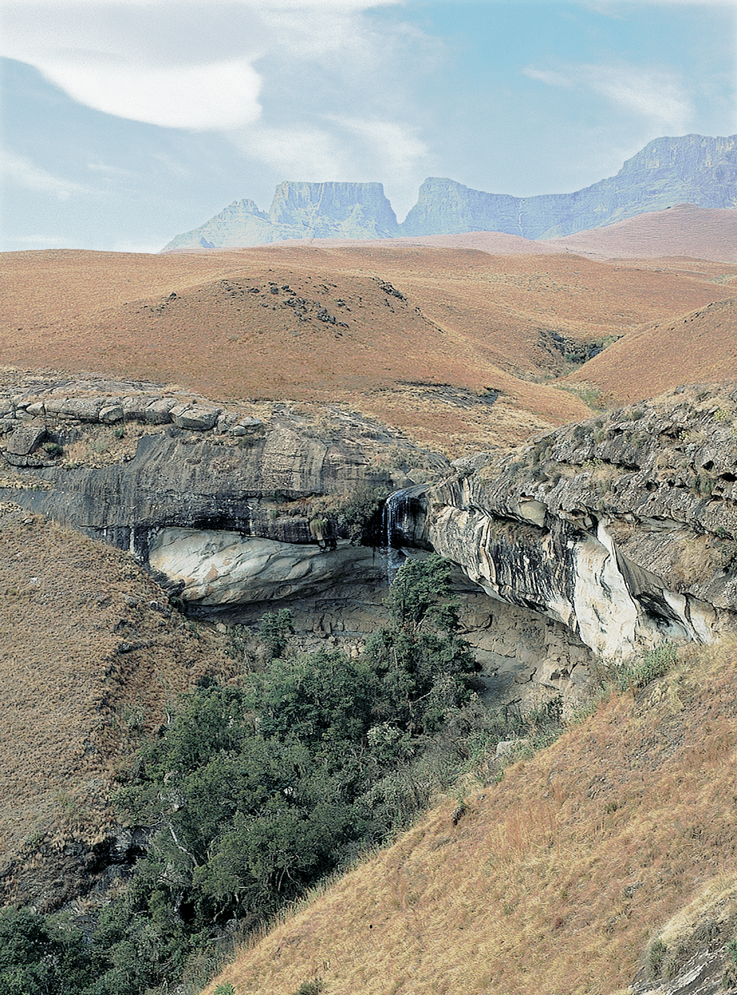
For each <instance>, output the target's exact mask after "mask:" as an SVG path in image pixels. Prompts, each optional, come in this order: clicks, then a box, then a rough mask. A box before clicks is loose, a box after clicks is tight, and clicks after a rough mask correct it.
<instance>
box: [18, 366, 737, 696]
mask: <svg viewBox="0 0 737 995" xmlns="http://www.w3.org/2000/svg"><path fill="white" fill-rule="evenodd" d="M99 386H101V385H98V387H99ZM102 386H104V387H105V388H106V389H105V390H97V391H94V390H93V389H91V385H89V384H87V385H86V389H85V390H84V391H78V392H77V393H75V392H73V391H70V390H69V389H68V387H69V385H57V386H56V387H55V388H53V389H49V390H47V391H46V393H45V394H43V393H42V394H41V395H40V396H39V392H38V391H36V392H35V394H34V395H33V396H31V397H18V396H15V397H14V398H13V403H12V406H11V410H10V411H9V412H8V413H6V416H5V420H4V422H3V424H4V425H5V427H6V435H5V440H6V441H5V444H4V446H2V447H0V470H1V469H2V465H4V466H5V470H4V471H3V473H0V497H12V498H13V499H14V500H15V501H17V502H18V503H20V504H22V505H23V506H24V507H26V508H29V509H31V510H34V511H40V512H43V513H44V514H46V515H48V516H50V517H52V518H54V519H56V520H57V521H60V522H62V523H65V524H70V525H73V526H74V527H75V528H77V529H80V530H82V531H84V532H86V533H87V534H89V535H92V536H95V537H97V538H99V539H101V540H103V541H105V542H107V543H110V544H113V545H115V546H117V547H120V548H124V549H128V550H130V551H131V552H132V553H133V555H134V556H135V557H136V559H137V560H138V561H139V562H141V563H143V564H145V565H147V566H149V567H150V568H151V569H152V570H154V571H155V572H156V574H157V576H159V577H160V578H161V579H162V580H164V581H165V582H166V583H167V584H168V586H169V590H170V591H171V592H172V594H173V595H176V596H178V597H179V598H181V599H182V600H184V601H186V602H187V603H188V604H190V605H193V606H198V607H199V608H200V609H203V610H204V609H208V610H212V609H217V610H219V611H221V612H222V611H227V610H230V611H232V610H236V609H238V610H245V609H247V608H249V606H253V607H254V610H259V611H263V609H264V606H265V605H267V604H269V603H270V602H273V601H275V600H279V599H287V600H289V601H290V603H292V604H295V603H296V600H298V599H302V602H303V603H304V604H305V605H306V604H307V601H309V602H310V607H309V610H308V609H307V608H305V611H306V612H307V614H308V615H309V614H310V613H312V614H314V615H315V616H318V617H319V618H320V619H321V620H322V621H321V622H320V627H319V628H320V635H322V636H324V635H329V634H333V633H336V632H342V633H343V634H344V635H345V638H346V639H349V640H353V644H355V645H358V644H359V643H360V641H361V640H362V639H363V638H365V636H366V635H367V634H368V633H370V632H371V631H373V630H374V629H375V628H376V624H377V622H376V615H375V608H376V605H377V604H378V605H380V601H381V597H382V595H381V594H380V593H379V594H378V600H377V596H376V595H377V591H380V589H381V587H382V586H385V585H386V584H387V583H388V582H389V581H390V580H391V576H392V573H393V572H394V571H395V570H396V568H397V566H398V564H399V562H401V559H402V557H403V556H404V555H406V554H407V552H408V551H412V555H417V554H419V555H423V554H424V553H425V552H427V551H429V550H435V551H437V552H438V553H440V554H441V555H443V556H445V557H447V558H448V559H450V560H451V561H453V563H455V564H456V565H457V567H458V569H459V573H458V576H457V582H456V586H457V587H458V589H459V591H462V593H463V604H464V611H465V613H466V616H467V624H466V628H467V631H468V633H469V634H471V635H472V642H473V643H474V645H475V647H476V648H477V651H478V653H479V658H480V659H481V660H482V662H483V663H484V665H485V672H486V673H487V674H488V675H490V676H491V675H493V674H494V673H497V674H498V673H499V672H502V673H507V675H508V677H509V680H511V681H512V682H513V683H514V682H519V681H520V680H521V679H522V676H523V675H524V674H526V675H527V676H526V677H525V678H524V680H530V679H532V678H533V677H534V679H535V680H537V681H543V682H544V683H546V684H548V685H549V686H554V687H556V686H575V685H577V684H580V683H581V682H582V681H583V677H582V676H581V675H583V674H584V672H585V666H586V663H587V661H588V659H589V658H590V654H591V653H592V652H593V653H596V654H599V655H601V656H604V657H608V658H615V657H627V656H629V655H631V654H632V653H635V652H640V651H641V650H642V649H644V648H648V647H653V646H656V645H657V644H658V643H660V642H662V641H663V640H666V639H667V640H670V639H676V640H677V639H688V640H695V641H701V642H709V641H710V640H711V639H712V638H713V637H714V635H715V633H717V632H719V631H722V630H724V629H728V628H731V627H733V626H734V625H735V620H736V619H737V434H736V427H737V407H736V403H735V402H736V401H737V391H730V390H729V389H727V388H724V389H721V390H717V389H703V390H699V389H698V388H689V389H685V388H681V389H679V390H678V391H676V392H675V393H674V394H672V395H670V396H668V397H666V398H664V399H660V400H658V401H655V402H651V403H648V404H642V405H640V406H635V407H631V408H628V409H624V410H621V411H618V412H614V413H611V414H606V415H604V414H602V415H601V416H600V417H598V418H595V419H592V420H591V421H589V422H586V423H583V424H580V425H574V426H568V427H565V428H562V429H559V430H558V431H556V432H554V433H551V434H550V435H548V436H546V437H544V438H541V439H539V440H538V441H537V442H535V443H534V444H533V445H531V446H529V447H527V448H526V449H524V450H522V451H520V452H517V453H513V454H511V455H507V456H501V457H500V456H499V455H492V454H479V455H477V456H475V457H471V458H468V459H466V460H462V461H460V462H458V463H456V464H455V465H454V467H450V466H449V464H447V462H445V461H444V460H443V459H442V457H439V456H436V455H433V454H431V453H426V452H423V451H421V450H417V449H416V448H413V447H412V446H410V445H409V444H408V443H407V442H406V441H405V440H403V439H402V438H401V437H399V436H396V435H394V434H393V433H391V432H390V431H389V430H387V429H385V428H382V427H381V426H378V425H377V424H376V423H373V422H371V423H369V422H368V421H367V420H365V419H362V418H361V417H359V416H357V415H348V414H347V413H345V412H334V413H333V414H334V420H333V421H332V422H331V423H328V421H326V419H325V413H324V412H322V415H321V418H320V420H319V421H315V422H311V421H310V419H309V418H307V417H306V416H305V415H304V413H296V412H294V411H292V410H291V409H289V408H288V407H287V406H284V405H281V406H279V405H277V406H273V408H271V409H270V410H269V411H268V412H264V411H259V412H255V411H253V410H250V411H249V410H248V409H244V410H227V409H223V408H221V407H219V406H217V405H213V404H212V403H210V402H207V401H206V400H205V399H203V398H183V397H181V396H174V395H170V396H169V395H165V394H161V393H158V394H157V393H154V392H152V391H151V390H150V389H149V391H148V392H147V391H144V390H143V389H136V390H133V389H131V385H128V389H120V388H121V387H125V385H117V388H116V390H115V391H113V390H111V389H110V388H111V387H113V386H116V385H111V384H106V385H102ZM120 410H122V411H123V413H124V419H121V420H118V419H117V416H118V413H119V411H120ZM257 414H258V415H260V417H257ZM106 419H109V421H106ZM156 422H163V424H162V423H159V424H156ZM8 426H9V428H8ZM41 439H47V441H46V442H43V443H42V448H41V449H39V448H38V444H39V442H40V440H41ZM101 443H104V445H102V444H101ZM85 445H86V446H87V450H86V451H87V452H88V454H93V455H92V456H91V457H90V458H89V459H87V460H86V461H85V460H84V459H83V460H79V459H76V458H75V459H70V456H71V455H75V456H76V455H78V454H79V453H80V452H82V451H83V450H84V446H85ZM117 445H119V446H123V447H127V448H123V449H120V450H118V449H116V448H115V446H117ZM106 446H110V447H111V448H108V449H106ZM15 450H18V452H16V451H15ZM20 450H23V451H24V453H25V455H24V454H23V453H21V452H20ZM400 457H401V458H400ZM18 460H20V461H21V462H20V463H18V462H17V461H18ZM14 461H15V462H14ZM23 461H26V462H23ZM418 467H419V469H418ZM428 478H429V479H430V480H435V481H437V482H436V483H434V484H416V483H414V482H413V479H414V480H418V479H420V480H422V479H428ZM389 495H391V496H390V497H388V496H389ZM387 497H388V499H387ZM382 508H383V514H382ZM378 546H384V547H391V548H392V550H393V552H392V551H390V555H389V556H377V555H376V554H375V550H374V547H378ZM464 585H465V586H464ZM359 589H361V591H360V595H359V594H358V593H357V592H358V591H359ZM489 598H491V599H492V601H491V602H489V601H488V599H489ZM305 599H306V600H305ZM372 599H373V600H372ZM479 599H481V600H480V601H479ZM360 605H364V606H368V607H360ZM356 611H357V612H358V614H357V615H356V624H355V626H354V627H353V629H352V628H351V625H352V624H353V623H350V622H346V619H347V618H348V616H349V615H350V614H351V613H352V612H354V613H355V612H356ZM364 616H365V617H364ZM305 625H306V627H307V628H310V627H312V622H310V621H309V619H305ZM577 668H578V670H577Z"/></svg>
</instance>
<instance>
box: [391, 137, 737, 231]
mask: <svg viewBox="0 0 737 995" xmlns="http://www.w3.org/2000/svg"><path fill="white" fill-rule="evenodd" d="M684 203H688V204H695V205H696V206H698V207H730V208H733V207H737V135H732V136H731V137H729V138H706V137H703V136H701V135H687V136H686V137H685V138H657V139H655V141H652V142H650V143H649V144H648V145H646V146H645V148H644V149H643V150H642V151H641V152H638V153H637V155H635V156H633V157H632V158H631V159H628V160H627V162H625V164H624V165H623V166H622V168H621V169H620V171H619V172H618V173H617V175H616V176H612V177H609V178H608V179H605V180H601V181H600V182H599V183H595V184H593V186H590V187H586V188H585V189H584V190H578V191H576V192H575V193H571V194H545V195H542V196H538V197H526V198H519V197H508V196H505V195H502V194H491V193H482V192H481V191H479V190H471V189H469V188H468V187H465V186H463V185H462V184H460V183H456V182H455V181H453V180H448V179H438V178H436V177H432V178H430V179H428V180H426V181H425V182H424V183H423V184H422V186H421V187H420V196H419V200H418V202H417V204H416V205H415V206H414V207H413V208H412V210H411V211H410V212H409V214H408V215H407V218H406V220H405V221H404V223H403V224H402V226H401V227H402V234H404V235H441V234H442V235H450V234H456V233H460V232H467V231H500V232H507V233H508V234H510V235H521V236H523V237H524V238H530V239H538V238H555V237H558V236H562V235H571V234H573V233H574V232H578V231H584V230H587V229H590V228H601V227H603V226H604V225H610V224H613V223H614V222H616V221H623V220H624V219H625V218H632V217H634V216H635V215H638V214H644V213H645V212H647V211H661V210H665V208H667V207H672V206H674V205H675V204H684Z"/></svg>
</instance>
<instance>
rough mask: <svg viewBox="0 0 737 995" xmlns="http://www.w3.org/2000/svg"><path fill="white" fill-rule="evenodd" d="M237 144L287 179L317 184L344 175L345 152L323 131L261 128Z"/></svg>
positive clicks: (331, 136)
mask: <svg viewBox="0 0 737 995" xmlns="http://www.w3.org/2000/svg"><path fill="white" fill-rule="evenodd" d="M234 140H235V142H236V144H237V145H238V147H239V148H241V149H242V150H243V151H244V152H248V154H249V155H251V156H253V157H254V158H256V159H260V160H261V162H264V163H266V164H267V165H269V166H271V167H272V168H274V169H277V170H280V171H281V173H282V174H283V178H284V179H298V180H305V181H317V180H328V179H336V178H337V177H339V176H342V175H344V170H345V168H346V166H347V163H346V161H345V160H346V156H345V151H344V150H343V149H342V148H341V145H340V143H339V142H338V141H337V140H336V139H335V137H334V136H333V135H332V134H331V133H330V132H328V131H326V130H325V129H323V128H320V127H301V128H271V127H266V126H264V125H259V126H256V127H254V128H250V129H248V130H245V131H244V132H243V133H242V134H240V135H239V136H237V137H235V136H234Z"/></svg>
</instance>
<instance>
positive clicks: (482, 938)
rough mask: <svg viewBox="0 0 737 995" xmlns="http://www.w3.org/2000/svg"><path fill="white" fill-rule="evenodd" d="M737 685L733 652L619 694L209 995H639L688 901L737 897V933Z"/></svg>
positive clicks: (437, 812) (397, 850)
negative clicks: (305, 990)
mask: <svg viewBox="0 0 737 995" xmlns="http://www.w3.org/2000/svg"><path fill="white" fill-rule="evenodd" d="M736 677H737V650H736V649H735V647H734V646H733V645H732V646H727V645H723V646H722V647H720V648H717V649H715V650H711V651H701V652H700V654H698V655H697V654H693V655H692V657H691V659H690V660H688V661H686V662H684V663H681V664H680V665H679V666H678V667H677V668H676V670H674V671H673V672H671V674H670V675H668V676H667V677H666V678H665V679H663V680H661V682H659V683H657V684H654V685H651V686H650V687H648V688H646V689H645V690H643V691H640V692H638V693H637V694H636V695H634V696H633V694H632V693H631V692H628V693H626V694H624V695H612V696H611V697H609V699H608V700H605V701H604V702H603V703H602V704H600V705H599V707H598V709H597V711H596V712H595V714H593V715H592V716H590V717H589V718H588V719H587V720H585V721H584V722H582V723H580V724H578V725H575V726H573V727H572V728H571V729H570V730H569V731H568V732H567V733H566V734H565V735H563V737H562V738H561V739H559V740H558V741H557V742H555V743H554V744H553V745H552V746H550V747H549V748H548V749H546V750H544V751H543V752H541V753H539V754H537V755H536V756H535V757H534V758H532V759H528V760H523V761H520V762H517V763H516V764H515V765H513V766H511V767H510V768H508V769H507V771H506V774H505V776H504V779H503V780H502V781H501V783H499V784H496V785H494V784H492V785H491V786H488V787H485V788H483V789H482V790H477V791H475V792H474V793H472V794H469V795H468V796H467V797H466V813H465V815H463V817H462V818H461V819H460V821H459V822H458V825H457V826H454V825H453V823H452V820H451V813H452V811H453V809H454V808H455V806H456V804H457V803H456V800H448V801H446V802H444V803H441V804H440V805H439V806H438V807H437V808H435V809H434V810H433V811H431V812H430V813H429V814H428V815H427V816H426V817H425V818H424V819H422V820H420V822H419V823H418V824H417V826H416V827H415V828H413V829H412V830H411V831H410V832H408V833H406V834H405V835H404V836H402V837H401V838H400V839H398V841H397V842H396V843H395V844H394V845H393V846H392V847H391V848H389V849H387V850H385V851H383V852H381V853H379V854H378V855H377V856H375V857H373V858H372V859H370V860H367V861H366V862H365V863H363V864H361V865H360V866H359V867H358V868H357V869H355V870H354V871H352V872H351V873H349V874H348V875H346V876H345V877H344V878H343V879H341V880H338V881H337V882H336V883H334V884H333V885H332V886H331V887H329V888H328V889H327V890H326V891H325V893H324V894H322V895H321V896H319V897H316V898H314V899H313V900H312V902H311V903H310V904H308V905H306V906H305V907H303V908H301V909H300V910H299V911H297V912H296V913H295V914H293V915H292V916H291V917H289V918H287V919H286V920H285V921H283V922H282V923H281V924H279V925H277V926H276V927H275V928H274V929H273V930H272V931H271V932H270V933H268V934H267V935H265V936H264V937H263V938H262V939H261V940H260V941H259V942H257V943H256V944H255V945H254V946H253V948H252V949H250V950H245V951H243V952H242V953H241V955H240V956H239V957H238V959H237V961H236V962H235V963H234V964H232V965H231V966H229V967H227V968H226V969H225V970H223V972H222V973H221V975H220V976H219V978H217V979H216V980H215V981H214V982H213V983H212V984H211V985H210V986H209V987H208V988H207V989H206V995H212V993H213V992H214V989H215V986H216V984H218V983H222V982H224V981H229V982H231V983H233V984H234V985H235V990H236V993H237V995H245V993H267V992H268V993H269V995H293V993H294V992H296V991H297V989H298V988H299V986H300V985H301V984H302V983H304V982H305V981H308V980H309V979H312V978H315V977H321V978H322V979H323V982H324V989H323V990H324V992H325V993H326V995H387V993H389V992H391V993H394V995H409V993H414V995H420V993H423V995H424V993H448V995H455V993H458V992H463V993H465V995H472V993H479V995H480V993H487V992H495V993H498V995H529V993H530V992H535V993H536V995H583V993H587V995H590V993H602V995H603V993H612V992H614V991H615V990H621V989H622V988H624V987H626V986H627V985H628V984H629V983H630V982H631V980H632V979H633V978H634V976H635V974H636V973H637V971H638V968H639V967H641V966H642V964H643V962H644V959H645V951H646V946H647V944H648V941H649V940H651V939H652V938H653V937H654V936H655V935H656V934H657V933H658V932H659V931H660V930H661V929H662V927H663V926H664V925H665V924H666V923H667V922H668V921H669V920H671V919H672V917H673V916H674V915H675V914H676V913H678V911H679V910H681V909H683V908H684V907H685V906H687V905H688V903H691V902H693V903H694V906H692V909H693V908H694V907H697V906H698V905H699V902H701V903H702V904H703V903H704V896H705V895H719V894H721V895H725V894H726V895H730V896H731V898H730V899H729V901H728V903H727V904H728V905H729V909H728V910H727V913H724V912H723V913H722V919H724V915H725V914H726V915H727V918H728V919H729V918H730V917H731V924H732V926H733V925H734V921H735V912H737V905H736V902H735V888H734V883H735V881H737V819H736V818H735V816H736V815H737V811H736V809H737V794H736V793H735V786H734V769H735V760H737V757H736V756H735V749H736V747H737V701H736V700H735V695H734V687H735V678H736ZM722 904H724V903H722ZM702 911H703V910H702ZM687 918H688V916H685V917H684V919H687ZM682 927H683V924H682ZM682 931H683V929H682ZM675 933H677V930H675V929H674V926H673V924H671V927H670V932H669V933H668V932H667V931H666V934H667V940H668V944H669V953H668V956H671V955H672V954H673V953H675V951H676V948H677V947H678V940H679V937H677V936H675V935H674V934H675ZM666 934H664V936H665V935H666ZM730 936H731V933H729V935H727V936H723V937H722V939H721V942H722V943H724V942H726V940H727V939H729V938H730Z"/></svg>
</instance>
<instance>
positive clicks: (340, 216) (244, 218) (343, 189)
mask: <svg viewBox="0 0 737 995" xmlns="http://www.w3.org/2000/svg"><path fill="white" fill-rule="evenodd" d="M399 234H401V232H400V229H399V226H398V224H397V218H396V215H395V214H394V210H393V209H392V206H391V204H390V203H389V201H388V200H387V198H386V196H385V195H384V188H383V186H382V184H381V183H290V182H285V183H280V184H279V186H278V187H277V188H276V193H275V194H274V200H273V202H272V204H271V208H270V209H269V212H268V214H267V213H265V212H264V211H260V210H259V209H258V207H257V206H256V204H255V203H254V202H253V201H252V200H240V201H235V202H234V203H232V204H230V205H229V206H228V207H226V208H224V209H223V210H222V211H221V212H220V214H217V215H215V217H214V218H211V219H210V220H209V221H206V222H205V224H203V225H201V226H200V227H199V228H196V229H195V230H194V231H191V232H185V233H184V234H182V235H177V237H176V238H174V239H172V241H171V242H169V244H168V245H167V246H166V247H165V249H164V251H169V250H171V249H187V248H193V247H194V248H205V249H215V248H221V247H223V246H249V245H267V244H268V243H270V242H282V241H286V240H289V239H301V238H343V239H351V238H359V239H367V238H395V237H396V236H397V235H399Z"/></svg>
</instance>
